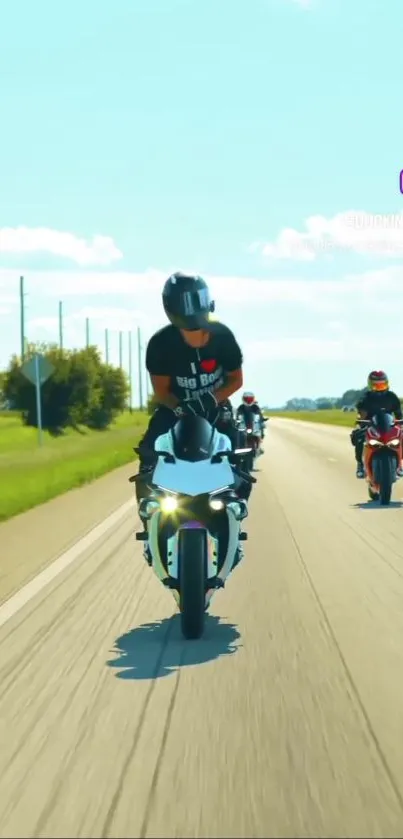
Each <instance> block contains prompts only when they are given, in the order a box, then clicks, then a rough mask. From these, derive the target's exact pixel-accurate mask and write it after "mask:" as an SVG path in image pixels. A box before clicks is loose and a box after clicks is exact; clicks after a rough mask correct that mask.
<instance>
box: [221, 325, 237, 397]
mask: <svg viewBox="0 0 403 839" xmlns="http://www.w3.org/2000/svg"><path fill="white" fill-rule="evenodd" d="M221 340H222V344H221V347H220V349H221V352H220V362H221V364H222V367H223V369H224V370H225V385H223V386H222V387H220V388H219V389H218V390H216V391H215V393H214V396H215V398H216V399H217V401H218V402H223V401H224V399H229V397H230V396H232V395H233V393H236V391H237V390H240V388H241V387H242V385H243V371H242V363H243V356H242V350H241V348H240V346H239V344H238V342H237V340H236V338H235V335H234V334H233V333H232V332H231V330H230V329H228V327H225V334H223V335H222V339H221Z"/></svg>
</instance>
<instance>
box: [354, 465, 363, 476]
mask: <svg viewBox="0 0 403 839" xmlns="http://www.w3.org/2000/svg"><path fill="white" fill-rule="evenodd" d="M355 474H356V477H357V478H365V469H364V467H363V465H362V463H357V471H356V473H355Z"/></svg>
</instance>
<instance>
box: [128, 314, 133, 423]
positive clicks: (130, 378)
mask: <svg viewBox="0 0 403 839" xmlns="http://www.w3.org/2000/svg"><path fill="white" fill-rule="evenodd" d="M132 402H133V385H132V333H131V330H129V411H130V413H132V411H133V407H132Z"/></svg>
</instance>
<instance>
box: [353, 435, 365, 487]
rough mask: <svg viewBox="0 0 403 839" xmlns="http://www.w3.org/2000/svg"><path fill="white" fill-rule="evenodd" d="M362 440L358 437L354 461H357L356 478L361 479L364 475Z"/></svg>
mask: <svg viewBox="0 0 403 839" xmlns="http://www.w3.org/2000/svg"><path fill="white" fill-rule="evenodd" d="M363 453H364V438H363V436H362V435H360V436H359V437H358V439H357V441H356V444H355V459H356V461H357V478H363V477H364V475H365V469H364V463H363Z"/></svg>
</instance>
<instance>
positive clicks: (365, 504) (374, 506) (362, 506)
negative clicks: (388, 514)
mask: <svg viewBox="0 0 403 839" xmlns="http://www.w3.org/2000/svg"><path fill="white" fill-rule="evenodd" d="M350 507H351V509H352V510H396V508H399V507H403V501H390V502H389V504H380V503H379V501H370V500H369V499H368V501H360V502H359V503H358V504H350Z"/></svg>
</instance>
